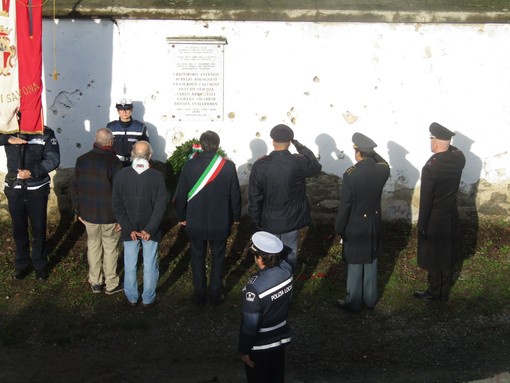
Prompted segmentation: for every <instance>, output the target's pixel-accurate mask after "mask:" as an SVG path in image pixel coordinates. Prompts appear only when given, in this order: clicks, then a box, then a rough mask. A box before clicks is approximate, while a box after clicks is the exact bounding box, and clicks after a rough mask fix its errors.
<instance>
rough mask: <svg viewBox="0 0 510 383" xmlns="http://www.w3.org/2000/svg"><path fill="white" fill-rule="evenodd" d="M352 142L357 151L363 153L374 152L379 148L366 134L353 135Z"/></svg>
mask: <svg viewBox="0 0 510 383" xmlns="http://www.w3.org/2000/svg"><path fill="white" fill-rule="evenodd" d="M352 142H353V144H354V147H355V148H356V149H358V150H362V151H367V150H373V149H374V148H375V147H376V146H377V144H376V143H375V142H374V141H373V140H372V139H371V138H368V137H367V136H365V135H364V134H362V133H358V132H356V133H354V134H353V135H352Z"/></svg>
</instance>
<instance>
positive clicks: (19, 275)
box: [14, 267, 31, 281]
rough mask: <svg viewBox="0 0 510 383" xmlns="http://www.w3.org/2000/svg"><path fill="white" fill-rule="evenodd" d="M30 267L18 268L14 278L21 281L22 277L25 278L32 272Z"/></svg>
mask: <svg viewBox="0 0 510 383" xmlns="http://www.w3.org/2000/svg"><path fill="white" fill-rule="evenodd" d="M30 271H31V270H30V267H27V268H24V269H21V270H16V272H15V273H14V279H16V280H18V281H21V280H22V279H25V277H26V276H27V275H28V274H30Z"/></svg>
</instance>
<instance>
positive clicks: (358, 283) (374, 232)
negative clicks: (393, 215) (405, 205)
mask: <svg viewBox="0 0 510 383" xmlns="http://www.w3.org/2000/svg"><path fill="white" fill-rule="evenodd" d="M352 142H353V143H354V156H355V159H356V164H355V165H353V166H351V167H350V168H349V169H347V171H346V172H345V173H344V175H343V183H342V191H341V199H340V206H339V208H338V213H337V216H336V221H335V231H336V233H337V234H340V236H341V237H342V240H343V245H342V253H343V257H344V259H345V261H346V262H347V296H346V298H345V299H339V300H338V301H337V304H338V306H340V307H341V308H343V309H347V310H351V311H360V310H361V308H362V305H363V303H364V304H365V306H367V307H368V308H373V307H374V306H375V305H376V303H377V258H378V257H379V256H380V255H381V254H382V245H381V241H380V236H381V194H382V190H383V187H384V184H385V183H386V181H387V180H388V177H389V175H390V168H389V166H388V163H387V162H386V161H385V160H384V159H383V158H382V157H381V156H380V155H379V154H377V153H376V152H375V151H374V148H375V147H376V146H377V145H376V143H375V142H374V141H372V140H371V139H370V138H368V137H367V136H365V135H363V134H361V133H354V135H353V136H352Z"/></svg>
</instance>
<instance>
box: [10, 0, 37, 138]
mask: <svg viewBox="0 0 510 383" xmlns="http://www.w3.org/2000/svg"><path fill="white" fill-rule="evenodd" d="M11 1H12V0H11ZM43 1H44V0H16V29H17V40H18V42H17V45H18V70H19V71H18V78H19V91H20V96H21V97H20V112H21V124H20V129H19V130H20V133H27V134H37V133H42V132H43V130H44V120H43V114H42V100H41V94H42V76H41V75H42V5H43Z"/></svg>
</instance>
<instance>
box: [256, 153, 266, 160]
mask: <svg viewBox="0 0 510 383" xmlns="http://www.w3.org/2000/svg"><path fill="white" fill-rule="evenodd" d="M268 158H269V156H268V155H267V154H265V155H263V156H262V157H259V158H257V160H266V159H268Z"/></svg>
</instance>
